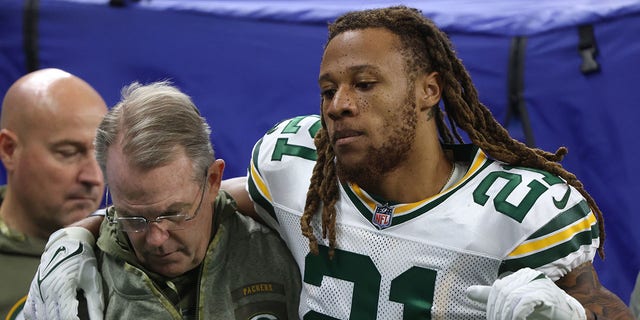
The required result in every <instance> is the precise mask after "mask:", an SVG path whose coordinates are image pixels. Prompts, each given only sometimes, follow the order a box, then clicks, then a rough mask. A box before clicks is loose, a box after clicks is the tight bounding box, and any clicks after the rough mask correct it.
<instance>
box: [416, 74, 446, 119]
mask: <svg viewBox="0 0 640 320" xmlns="http://www.w3.org/2000/svg"><path fill="white" fill-rule="evenodd" d="M417 85H418V89H419V91H418V95H419V96H418V98H419V99H420V102H421V104H420V110H422V111H424V110H426V109H428V108H431V107H433V106H435V105H437V104H438V102H440V98H441V97H442V85H441V81H440V74H438V73H437V72H431V73H427V74H424V75H423V76H421V77H420V78H419V79H418V82H417Z"/></svg>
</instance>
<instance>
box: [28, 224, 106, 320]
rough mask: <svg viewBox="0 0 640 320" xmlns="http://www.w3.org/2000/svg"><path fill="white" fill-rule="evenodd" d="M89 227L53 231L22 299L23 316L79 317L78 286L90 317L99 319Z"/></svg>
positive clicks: (99, 299) (99, 285)
mask: <svg viewBox="0 0 640 320" xmlns="http://www.w3.org/2000/svg"><path fill="white" fill-rule="evenodd" d="M94 243H95V239H94V237H93V235H92V234H91V232H89V230H86V229H84V228H81V227H68V228H64V229H60V230H58V231H56V232H54V233H53V234H52V235H51V237H49V242H47V245H46V247H45V249H44V253H43V254H42V258H41V260H40V266H38V271H37V272H36V275H35V277H34V278H33V281H31V288H30V289H29V295H28V296H27V301H26V303H25V306H24V309H23V313H24V315H25V318H26V319H38V320H43V319H47V320H70V319H79V317H78V305H79V302H78V300H77V290H83V291H84V296H85V298H86V301H87V309H88V312H89V318H90V319H91V320H96V319H99V320H102V318H103V312H104V311H103V310H104V302H103V300H102V278H101V277H100V273H99V272H98V265H97V262H96V258H95V254H94V253H93V248H92V247H93V244H94Z"/></svg>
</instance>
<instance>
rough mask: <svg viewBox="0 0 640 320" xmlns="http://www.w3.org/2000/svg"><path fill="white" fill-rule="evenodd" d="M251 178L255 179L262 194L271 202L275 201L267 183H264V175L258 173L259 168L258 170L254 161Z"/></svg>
mask: <svg viewBox="0 0 640 320" xmlns="http://www.w3.org/2000/svg"><path fill="white" fill-rule="evenodd" d="M251 178H252V179H253V181H254V182H255V184H256V186H257V187H258V190H259V191H260V194H261V195H262V196H263V197H264V198H265V199H267V200H269V202H271V203H273V199H272V198H271V193H269V189H267V185H266V184H265V183H264V181H263V180H262V177H261V176H260V174H259V173H258V170H256V167H255V166H254V165H253V161H252V162H251Z"/></svg>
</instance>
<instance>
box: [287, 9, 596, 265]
mask: <svg viewBox="0 0 640 320" xmlns="http://www.w3.org/2000/svg"><path fill="white" fill-rule="evenodd" d="M366 28H385V29H387V30H389V31H390V32H392V33H394V34H395V35H397V36H398V37H399V38H400V41H401V43H402V45H403V48H404V49H403V52H402V54H403V56H404V57H405V59H406V61H407V63H406V71H407V73H408V74H409V76H410V77H411V76H412V75H413V74H418V73H419V72H432V71H435V72H438V73H439V75H440V76H441V80H442V87H443V92H442V102H443V105H444V113H446V115H447V118H448V122H449V123H448V124H449V125H448V126H447V125H446V124H445V117H444V114H443V112H442V111H441V110H440V108H439V107H438V106H434V108H435V111H436V116H435V119H436V123H437V128H438V133H439V135H440V138H441V140H442V141H443V142H444V143H453V142H454V139H455V140H456V141H457V142H458V143H462V142H463V141H462V140H463V139H462V137H461V136H460V134H459V133H458V130H457V128H460V129H462V130H464V131H465V132H466V133H467V135H468V136H469V138H470V139H471V141H472V142H473V143H474V144H475V145H477V146H478V147H480V148H481V149H482V150H483V151H484V152H485V153H487V154H488V155H489V156H490V157H492V158H494V159H496V160H500V161H502V162H505V163H508V164H511V165H514V166H526V167H531V168H536V169H541V170H545V171H548V172H550V173H552V174H555V175H558V176H560V177H562V178H563V179H565V180H566V181H567V183H568V184H570V185H572V186H573V187H575V188H576V190H578V191H579V192H580V193H581V194H582V195H583V196H584V198H585V199H586V200H587V203H588V204H589V207H590V208H591V210H592V211H593V212H594V214H595V215H596V216H597V219H598V222H599V223H598V226H599V232H600V246H599V248H598V252H599V254H600V257H602V258H604V250H603V244H604V237H605V233H604V224H603V218H602V212H601V211H600V209H599V208H598V206H597V204H596V203H595V200H594V199H593V198H592V197H591V195H589V193H588V192H587V191H586V190H585V189H584V186H583V185H582V183H581V182H580V181H579V180H578V178H577V177H576V176H575V175H574V174H572V173H571V172H569V171H567V170H565V169H564V168H563V167H562V165H561V164H560V163H559V162H560V161H561V160H562V158H563V157H564V156H565V155H566V154H567V149H566V148H565V147H561V148H559V149H558V150H557V151H556V152H555V153H550V152H547V151H544V150H540V149H537V148H529V147H527V146H526V145H525V144H523V143H521V142H519V141H517V140H515V139H513V138H512V137H511V136H510V135H509V133H508V132H507V130H506V129H505V128H504V127H502V125H500V124H499V123H498V122H497V121H496V120H495V118H494V117H493V115H492V114H491V112H490V111H489V109H488V108H487V107H486V106H485V105H483V104H482V103H480V101H479V100H478V93H477V91H476V88H475V86H474V85H473V83H472V81H471V77H470V76H469V74H468V73H467V70H466V69H465V67H464V66H463V65H462V62H461V61H460V60H459V59H458V57H457V56H456V54H455V52H454V50H453V49H452V45H451V42H450V41H449V39H448V37H447V36H446V34H445V33H444V32H442V31H441V30H440V29H439V28H438V27H436V25H435V24H434V23H433V22H432V21H430V20H429V19H427V18H425V17H424V16H423V15H422V14H421V12H420V11H419V10H417V9H413V8H408V7H405V6H395V7H389V8H383V9H372V10H364V11H355V12H350V13H347V14H345V15H343V16H341V17H340V18H338V19H337V20H336V21H335V22H334V23H333V24H331V25H329V38H328V41H327V44H328V43H329V42H330V41H331V40H332V39H333V38H334V37H336V36H337V35H339V34H341V33H343V32H345V31H349V30H359V29H366ZM450 128H451V129H450ZM314 142H315V145H316V148H317V152H318V159H317V161H316V164H315V167H314V169H313V174H312V176H311V182H310V185H309V191H308V192H307V200H306V204H305V209H304V214H303V216H302V219H301V221H300V225H301V228H302V233H303V235H304V236H306V237H307V238H308V239H309V248H310V249H311V252H313V253H314V254H317V253H318V241H317V239H316V237H315V236H314V234H313V229H312V227H311V220H312V218H313V215H314V213H315V212H316V211H317V210H318V208H319V207H320V206H321V205H322V214H321V215H322V237H323V238H326V237H327V233H328V237H329V247H330V255H331V256H333V251H334V248H335V244H336V231H335V221H336V209H335V204H336V202H337V201H338V197H339V189H338V178H337V176H336V170H335V164H334V161H333V159H334V156H335V155H334V152H333V148H332V147H331V144H330V143H329V136H328V134H327V132H326V125H325V123H324V119H323V121H322V128H321V129H320V130H319V131H318V133H317V134H316V136H315V140H314Z"/></svg>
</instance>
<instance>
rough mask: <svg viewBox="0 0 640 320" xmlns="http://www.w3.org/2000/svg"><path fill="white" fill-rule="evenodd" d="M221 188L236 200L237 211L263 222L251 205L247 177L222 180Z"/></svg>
mask: <svg viewBox="0 0 640 320" xmlns="http://www.w3.org/2000/svg"><path fill="white" fill-rule="evenodd" d="M220 188H221V189H223V190H224V191H226V192H228V193H229V194H230V195H231V197H233V199H234V200H235V201H236V204H237V206H238V211H239V212H240V213H242V214H244V215H246V216H248V217H251V218H252V219H254V220H256V221H259V222H264V221H263V220H262V218H260V216H259V215H258V213H257V212H256V209H255V208H254V207H253V201H251V198H250V197H249V192H247V177H236V178H231V179H226V180H223V181H222V185H221V186H220Z"/></svg>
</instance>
